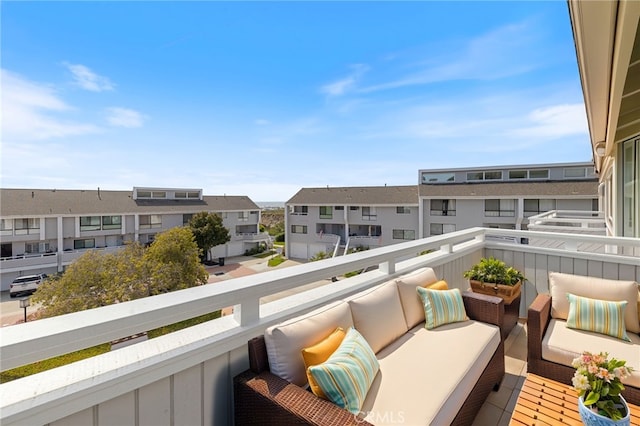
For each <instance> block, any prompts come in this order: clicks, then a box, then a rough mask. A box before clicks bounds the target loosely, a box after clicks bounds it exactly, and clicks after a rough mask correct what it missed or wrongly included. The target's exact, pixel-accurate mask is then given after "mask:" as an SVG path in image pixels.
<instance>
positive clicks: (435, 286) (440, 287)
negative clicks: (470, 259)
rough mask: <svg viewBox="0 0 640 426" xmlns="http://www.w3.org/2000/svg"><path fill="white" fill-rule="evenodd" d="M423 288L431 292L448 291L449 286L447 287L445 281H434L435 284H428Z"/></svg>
mask: <svg viewBox="0 0 640 426" xmlns="http://www.w3.org/2000/svg"><path fill="white" fill-rule="evenodd" d="M424 288H428V289H431V290H449V286H448V285H447V282H446V281H445V280H440V281H436V282H435V283H433V284H429V285H428V286H425V287H424Z"/></svg>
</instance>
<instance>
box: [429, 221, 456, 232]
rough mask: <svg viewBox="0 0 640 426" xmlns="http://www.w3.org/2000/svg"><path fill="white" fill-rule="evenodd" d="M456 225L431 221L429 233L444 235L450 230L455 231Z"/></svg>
mask: <svg viewBox="0 0 640 426" xmlns="http://www.w3.org/2000/svg"><path fill="white" fill-rule="evenodd" d="M455 230H456V225H455V224H453V223H430V224H429V233H430V235H442V234H446V233H448V232H454V231H455Z"/></svg>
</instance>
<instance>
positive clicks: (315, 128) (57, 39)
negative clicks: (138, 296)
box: [1, 1, 591, 201]
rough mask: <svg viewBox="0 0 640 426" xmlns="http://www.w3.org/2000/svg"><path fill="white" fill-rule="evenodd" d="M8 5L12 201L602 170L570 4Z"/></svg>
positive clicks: (5, 59) (6, 99)
mask: <svg viewBox="0 0 640 426" xmlns="http://www.w3.org/2000/svg"><path fill="white" fill-rule="evenodd" d="M1 7H2V10H1V37H2V39H1V43H2V44H1V48H2V49H1V68H2V79H1V83H2V87H1V90H2V146H1V149H2V151H1V155H2V170H1V180H2V181H1V186H2V187H3V188H34V187H35V188H59V189H63V188H69V189H92V188H97V187H100V188H101V189H107V190H115V189H131V188H133V187H134V186H153V187H171V188H174V187H187V188H203V189H204V192H205V194H208V195H221V194H227V195H248V196H250V197H251V198H252V199H253V200H254V201H285V200H287V199H289V198H290V197H292V196H293V195H294V194H295V193H296V192H297V191H298V190H299V189H300V188H301V187H312V186H326V185H330V186H376V185H384V184H387V185H411V184H417V183H418V170H419V169H429V168H444V167H473V166H487V165H505V164H533V163H552V162H574V161H590V160H591V151H590V145H589V140H588V129H587V123H586V117H585V112H584V106H583V98H582V92H581V88H580V79H579V75H578V70H577V65H576V57H575V50H574V45H573V39H572V35H571V25H570V22H569V16H568V11H567V5H566V2H564V1H540V2H520V1H518V2H516V1H513V2H509V1H497V2H481V1H473V2H435V1H427V2H388V3H387V2H364V1H361V2H338V1H335V2H268V1H262V2H205V1H201V2H145V1H140V2H60V3H58V2H3V3H2V6H1Z"/></svg>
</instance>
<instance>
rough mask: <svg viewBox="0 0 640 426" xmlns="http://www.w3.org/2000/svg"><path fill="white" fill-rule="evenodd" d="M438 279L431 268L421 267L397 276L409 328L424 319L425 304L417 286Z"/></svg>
mask: <svg viewBox="0 0 640 426" xmlns="http://www.w3.org/2000/svg"><path fill="white" fill-rule="evenodd" d="M436 281H438V277H437V276H436V273H435V272H434V271H433V269H431V268H420V269H417V270H415V271H413V272H411V273H410V274H407V275H402V276H400V277H398V278H396V284H397V286H398V293H399V294H400V301H401V302H402V308H403V310H404V317H405V320H406V323H407V328H413V327H414V326H415V325H416V324H419V323H421V322H422V321H424V305H423V304H422V301H421V300H420V297H419V296H418V293H416V287H426V286H428V285H430V284H433V283H435V282H436Z"/></svg>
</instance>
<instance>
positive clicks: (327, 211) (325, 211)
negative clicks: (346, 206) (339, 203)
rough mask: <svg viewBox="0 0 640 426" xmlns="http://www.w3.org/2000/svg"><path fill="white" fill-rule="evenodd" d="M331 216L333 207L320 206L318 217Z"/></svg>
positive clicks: (325, 217) (329, 217) (326, 217)
mask: <svg viewBox="0 0 640 426" xmlns="http://www.w3.org/2000/svg"><path fill="white" fill-rule="evenodd" d="M332 218H333V207H331V206H320V219H332Z"/></svg>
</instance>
